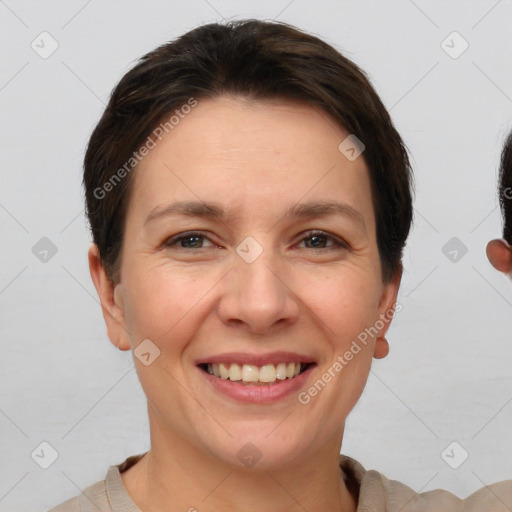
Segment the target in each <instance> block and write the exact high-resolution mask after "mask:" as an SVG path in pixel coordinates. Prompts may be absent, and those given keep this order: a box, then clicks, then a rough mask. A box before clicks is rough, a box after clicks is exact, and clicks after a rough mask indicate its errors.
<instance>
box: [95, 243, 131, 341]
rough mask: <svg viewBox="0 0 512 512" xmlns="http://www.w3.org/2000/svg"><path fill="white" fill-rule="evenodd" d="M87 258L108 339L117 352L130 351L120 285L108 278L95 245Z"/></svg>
mask: <svg viewBox="0 0 512 512" xmlns="http://www.w3.org/2000/svg"><path fill="white" fill-rule="evenodd" d="M88 257H89V271H90V273H91V278H92V281H93V283H94V286H95V288H96V291H97V292H98V297H99V299H100V303H101V309H102V312H103V318H104V319H105V324H106V326H107V334H108V337H109V339H110V341H111V343H112V344H113V345H114V346H115V347H117V348H118V349H119V350H130V338H129V333H128V331H127V330H126V325H125V316H124V305H123V296H122V292H123V290H122V286H121V283H118V284H114V283H113V282H112V281H111V280H110V278H109V277H108V275H107V273H106V271H105V269H104V267H103V263H102V262H101V258H100V254H99V250H98V246H97V245H96V244H92V246H91V247H90V249H89V254H88Z"/></svg>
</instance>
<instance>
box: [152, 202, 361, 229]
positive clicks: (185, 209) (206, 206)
mask: <svg viewBox="0 0 512 512" xmlns="http://www.w3.org/2000/svg"><path fill="white" fill-rule="evenodd" d="M334 214H338V215H344V216H346V217H348V218H351V219H353V220H355V221H356V222H358V223H359V224H361V226H362V227H363V229H364V230H366V223H365V221H364V217H363V215H362V214H361V213H360V212H359V211H358V210H356V209H355V208H354V207H353V206H350V205H349V204H346V203H342V202H339V201H309V202H307V203H298V204H295V205H293V206H290V207H289V208H288V209H287V210H286V212H285V214H284V215H283V217H282V218H286V219H307V218H316V217H325V216H328V215H334ZM172 215H183V216H187V217H200V218H212V219H218V220H222V221H225V220H226V219H227V214H226V212H225V211H224V209H223V208H222V206H221V205H220V204H219V203H214V202H204V201H179V202H176V203H172V204H169V205H166V206H163V207H162V206H157V207H155V208H153V210H151V212H150V213H149V215H148V216H147V217H146V220H145V221H144V225H146V224H148V223H149V222H151V221H153V220H155V219H159V218H162V217H168V216H172Z"/></svg>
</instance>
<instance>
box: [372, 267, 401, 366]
mask: <svg viewBox="0 0 512 512" xmlns="http://www.w3.org/2000/svg"><path fill="white" fill-rule="evenodd" d="M401 280H402V267H401V266H400V269H399V270H397V272H396V274H395V275H394V277H393V279H392V280H391V281H389V282H388V283H386V284H384V285H383V287H382V295H381V297H380V300H379V306H378V313H379V317H378V319H377V320H376V321H375V324H376V326H377V327H379V333H378V334H377V337H376V340H375V348H374V351H373V357H374V358H375V359H382V358H384V357H386V356H387V355H388V353H389V343H388V341H387V340H386V333H387V332H388V329H389V326H390V325H391V320H392V319H393V315H394V313H395V311H400V310H401V306H400V307H398V306H397V304H396V300H397V297H398V289H399V288H400V282H401Z"/></svg>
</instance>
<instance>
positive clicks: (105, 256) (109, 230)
mask: <svg viewBox="0 0 512 512" xmlns="http://www.w3.org/2000/svg"><path fill="white" fill-rule="evenodd" d="M225 94H228V95H237V96H243V97H246V98H249V99H254V100H258V99H270V98H284V99H292V100H298V101H302V102H306V103H309V104H311V105H314V106H319V107H321V108H322V109H323V110H324V111H326V112H327V113H328V114H330V115H331V116H332V117H333V118H334V119H335V120H336V121H337V122H338V123H339V125H340V126H342V127H343V128H344V129H345V130H347V131H348V132H349V133H350V134H354V135H355V136H356V137H357V138H358V139H359V140H361V141H362V142H363V144H364V145H365V150H364V153H363V157H364V159H365V162H366V164H367V166H368V169H369V173H370V180H371V191H372V200H373V206H374V211H375V218H376V226H377V227H376V231H377V232H376V238H377V244H378V249H379V254H380V260H381V266H382V279H383V281H384V282H387V281H389V280H390V279H392V278H393V276H394V275H395V274H396V272H397V271H400V270H401V268H402V264H401V259H402V251H403V248H404V245H405V241H406V239H407V236H408V233H409V229H410V225H411V222H412V211H413V209H412V197H411V196H412V188H413V185H412V170H411V168H410V164H409V159H408V155H407V151H406V149H405V146H404V144H403V142H402V139H401V138H400V135H399V134H398V132H397V131H396V129H395V128H394V126H393V123H392V121H391V119H390V116H389V114H388V112H387V111H386V109H385V107H384V105H383V104H382V102H381V100H380V99H379V97H378V95H377V93H376V92H375V90H374V89H373V87H372V86H371V85H370V83H369V81H368V79H367V78H366V76H365V74H364V73H363V72H362V71H361V70H360V69H359V68H358V67H357V66H356V65H355V64H354V63H353V62H352V61H350V60H349V59H347V58H346V57H344V56H343V55H342V54H341V53H339V52H338V51H337V50H335V49H334V48H333V47H332V46H330V45H329V44H327V43H325V42H324V41H322V40H321V39H319V38H317V37H315V36H312V35H309V34H306V33H304V32H302V31H300V30H298V29H296V28H295V27H292V26H290V25H288V24H285V23H282V22H266V21H260V20H239V21H231V22H228V23H225V24H219V23H212V24H208V25H203V26H200V27H198V28H195V29H193V30H191V31H189V32H187V33H186V34H184V35H182V36H181V37H178V38H177V39H175V40H174V41H171V42H169V43H167V44H164V45H162V46H160V47H159V48H157V49H155V50H153V51H151V52H150V53H148V54H147V55H145V56H143V57H142V58H141V59H140V60H139V61H138V63H137V64H136V65H135V66H134V67H133V68H132V69H131V70H130V71H129V72H128V73H126V74H125V75H124V76H123V78H122V79H121V81H120V82H119V84H118V85H117V86H116V87H115V89H114V90H113V92H112V95H111V97H110V100H109V102H108V105H107V107H106V109H105V112H104V113H103V115H102V117H101V119H100V121H99V123H98V125H97V126H96V127H95V129H94V131H93V133H92V135H91V138H90V140H89V144H88V147H87V151H86V155H85V160H84V177H83V183H84V187H85V197H86V214H87V216H88V219H89V223H90V226H91V232H92V237H93V241H94V242H95V243H96V245H97V246H98V248H99V252H100V257H101V260H102V263H103V265H104V267H105V270H106V272H107V274H108V276H109V278H110V279H111V280H112V281H113V282H118V281H119V280H120V275H119V271H120V261H119V260H120V254H121V248H122V243H123V233H124V224H125V219H126V213H127V207H128V203H129V200H130V192H131V183H132V181H133V180H132V177H133V176H132V175H133V173H130V172H128V171H129V170H130V169H129V168H128V169H127V168H126V162H129V161H131V160H134V154H135V152H136V151H137V150H138V148H140V147H141V145H142V144H143V143H144V141H145V140H146V139H147V138H148V137H149V135H150V133H151V131H152V130H153V129H154V128H155V126H158V124H159V123H161V121H162V119H163V118H164V116H166V115H169V114H170V113H171V112H173V111H176V109H177V108H179V107H180V106H183V105H185V104H187V102H189V101H190V98H194V99H195V100H196V101H197V100H200V99H207V98H215V97H218V96H220V95H225ZM148 141H149V139H148ZM340 142H341V141H340ZM133 163H134V164H136V161H135V160H134V162H133ZM122 166H123V167H122ZM135 167H136V165H134V168H135ZM122 168H124V169H125V172H121V170H122ZM117 171H119V172H118V173H117V178H119V177H120V175H122V179H119V180H116V181H115V182H113V181H112V179H113V178H115V173H116V172H117ZM109 183H110V185H109V186H107V185H108V184H109ZM107 189H108V193H106V191H107Z"/></svg>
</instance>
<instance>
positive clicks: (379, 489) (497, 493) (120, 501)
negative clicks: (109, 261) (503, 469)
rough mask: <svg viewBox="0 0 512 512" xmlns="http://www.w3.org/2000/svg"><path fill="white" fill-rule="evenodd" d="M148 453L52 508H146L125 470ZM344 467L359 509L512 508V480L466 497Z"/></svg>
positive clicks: (348, 461)
mask: <svg viewBox="0 0 512 512" xmlns="http://www.w3.org/2000/svg"><path fill="white" fill-rule="evenodd" d="M144 455H145V453H142V454H140V455H132V456H131V457H128V458H127V459H126V460H125V461H124V462H123V463H122V464H118V465H116V466H110V467H109V469H108V472H107V476H106V478H105V480H102V481H100V482H96V483H95V484H94V485H91V486H90V487H87V488H86V489H84V491H83V493H82V494H81V495H80V496H77V497H75V498H72V499H70V500H68V501H66V502H64V503H62V504H60V505H59V506H57V507H55V508H52V509H51V510H50V511H49V512H98V511H101V512H142V511H141V510H140V509H139V508H138V507H137V505H135V503H134V502H133V501H132V499H131V498H130V495H129V494H128V492H127V491H126V489H125V487H124V484H123V480H122V478H121V473H122V472H123V471H126V470H127V469H128V468H130V467H131V466H133V465H134V464H135V463H136V462H137V461H138V460H140V459H141V458H142V457H143V456H144ZM340 467H341V469H342V470H343V474H344V475H345V481H346V484H347V488H348V489H349V491H350V492H351V493H352V494H353V495H354V496H355V497H356V501H357V503H358V505H357V512H511V511H512V480H505V481H503V482H498V483H495V484H492V485H489V486H487V487H483V488H482V489H480V490H478V491H476V492H475V493H473V494H471V496H468V497H467V498H466V499H460V498H457V496H455V495H454V494H452V493H450V492H448V491H444V490H440V489H436V490H435V491H428V492H424V493H420V494H418V493H416V492H415V491H413V490H412V489H411V488H410V487H407V486H406V485H404V484H401V483H400V482H397V481H396V480H388V479H387V478H386V477H385V476H384V475H381V474H380V473H379V472H378V471H374V470H371V471H366V470H365V469H364V468H363V466H362V465H361V464H359V462H357V461H356V460H354V459H352V458H350V457H347V456H346V455H340Z"/></svg>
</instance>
